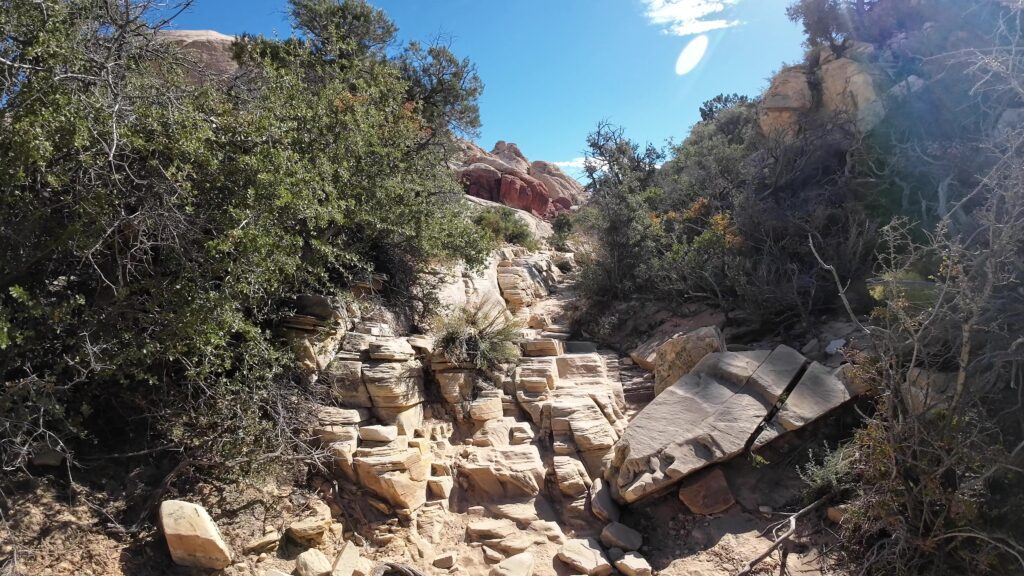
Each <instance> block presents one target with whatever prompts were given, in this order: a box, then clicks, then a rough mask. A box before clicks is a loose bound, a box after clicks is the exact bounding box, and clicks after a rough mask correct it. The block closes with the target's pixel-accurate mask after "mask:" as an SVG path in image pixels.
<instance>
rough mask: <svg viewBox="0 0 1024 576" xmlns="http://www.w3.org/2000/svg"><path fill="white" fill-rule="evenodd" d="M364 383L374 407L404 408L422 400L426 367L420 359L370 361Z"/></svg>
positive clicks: (364, 366)
mask: <svg viewBox="0 0 1024 576" xmlns="http://www.w3.org/2000/svg"><path fill="white" fill-rule="evenodd" d="M363 382H364V383H365V384H366V389H367V391H368V392H369V393H370V397H371V398H373V405H374V408H375V409H379V408H403V407H409V406H413V405H415V404H419V403H421V402H423V400H424V398H425V396H424V393H423V368H422V367H421V366H420V364H419V363H418V362H415V361H413V362H371V363H369V364H364V365H363Z"/></svg>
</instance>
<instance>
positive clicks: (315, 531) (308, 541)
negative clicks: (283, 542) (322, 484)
mask: <svg viewBox="0 0 1024 576" xmlns="http://www.w3.org/2000/svg"><path fill="white" fill-rule="evenodd" d="M311 503H312V507H313V512H314V515H313V516H311V517H309V518H303V519H302V520H298V521H296V522H292V523H291V524H289V525H288V528H287V529H286V530H285V534H287V535H288V537H289V538H291V539H292V540H293V541H295V542H297V543H299V544H302V545H303V546H319V545H320V544H321V543H323V541H324V538H325V537H326V536H327V530H328V529H329V528H330V526H331V509H330V508H329V507H328V506H327V505H326V504H324V503H323V502H322V501H320V500H312V502H311Z"/></svg>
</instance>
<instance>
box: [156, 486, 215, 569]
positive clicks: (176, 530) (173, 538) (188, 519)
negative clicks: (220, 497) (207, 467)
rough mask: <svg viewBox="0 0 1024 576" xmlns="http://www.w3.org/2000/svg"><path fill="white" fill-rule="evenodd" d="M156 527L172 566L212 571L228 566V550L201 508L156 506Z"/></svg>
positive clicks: (174, 503)
mask: <svg viewBox="0 0 1024 576" xmlns="http://www.w3.org/2000/svg"><path fill="white" fill-rule="evenodd" d="M160 527H161V528H162V530H163V533H164V538H166V540H167V548H168V549H169V550H170V552H171V559H173V560H174V563H175V564H178V565H179V566H191V567H195V568H207V569H212V570H223V569H224V568H227V567H228V566H230V565H231V549H230V548H228V545H227V544H225V543H224V539H223V538H222V537H221V535H220V531H219V530H217V525H216V524H215V523H214V522H213V519H212V518H210V514H209V513H208V512H207V511H206V509H205V508H203V507H202V506H199V505H198V504H192V503H190V502H183V501H181V500H165V501H164V502H163V503H161V504H160Z"/></svg>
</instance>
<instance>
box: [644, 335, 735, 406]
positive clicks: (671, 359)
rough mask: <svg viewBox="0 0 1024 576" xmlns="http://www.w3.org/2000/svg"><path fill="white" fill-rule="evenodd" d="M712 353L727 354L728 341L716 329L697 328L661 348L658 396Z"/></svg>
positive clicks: (656, 381)
mask: <svg viewBox="0 0 1024 576" xmlns="http://www.w3.org/2000/svg"><path fill="white" fill-rule="evenodd" d="M712 352H725V338H723V337H722V331H721V330H719V329H718V327H717V326H705V327H703V328H698V329H696V330H694V331H693V332H690V333H687V334H682V335H680V336H676V337H674V338H672V339H671V340H669V341H668V342H665V343H664V344H662V345H661V346H659V347H658V351H657V353H656V354H657V360H656V362H657V363H656V365H655V367H654V393H655V395H657V394H660V393H661V392H662V391H663V390H665V388H668V387H669V386H671V385H672V384H675V383H676V380H679V379H680V378H682V377H683V376H684V375H686V374H688V373H689V372H690V370H693V367H694V366H696V365H697V362H700V361H701V359H703V358H704V357H705V356H707V355H708V354H710V353H712Z"/></svg>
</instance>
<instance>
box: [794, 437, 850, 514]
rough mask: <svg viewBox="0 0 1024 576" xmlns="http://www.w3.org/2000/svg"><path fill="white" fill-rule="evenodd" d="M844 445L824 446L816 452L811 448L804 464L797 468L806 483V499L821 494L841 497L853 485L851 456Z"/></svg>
mask: <svg viewBox="0 0 1024 576" xmlns="http://www.w3.org/2000/svg"><path fill="white" fill-rule="evenodd" d="M851 452H852V451H851V450H849V449H848V448H847V447H846V446H838V447H837V448H836V449H834V450H830V449H829V448H828V446H825V447H824V449H823V450H822V452H821V456H820V458H819V457H818V454H817V453H816V452H815V451H814V450H811V451H810V452H809V454H808V456H809V459H808V462H807V463H806V464H804V465H803V466H801V467H800V468H798V473H799V474H800V479H801V480H803V481H804V483H805V484H807V491H806V499H807V501H808V502H813V501H815V500H817V499H818V498H821V497H823V496H829V497H833V498H842V497H843V495H844V494H849V492H850V490H851V488H852V486H853V458H854V454H852V453H851Z"/></svg>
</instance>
